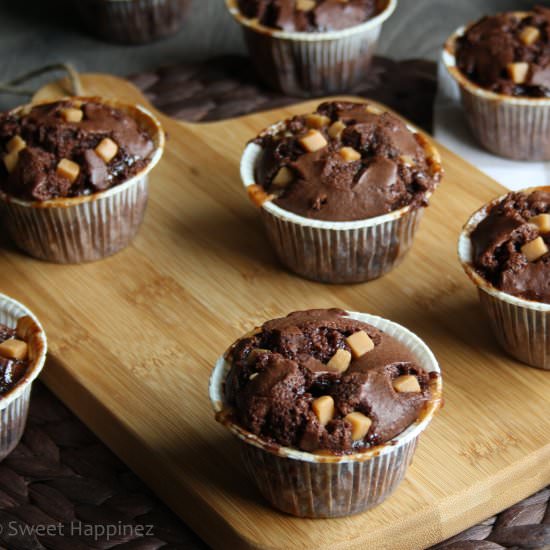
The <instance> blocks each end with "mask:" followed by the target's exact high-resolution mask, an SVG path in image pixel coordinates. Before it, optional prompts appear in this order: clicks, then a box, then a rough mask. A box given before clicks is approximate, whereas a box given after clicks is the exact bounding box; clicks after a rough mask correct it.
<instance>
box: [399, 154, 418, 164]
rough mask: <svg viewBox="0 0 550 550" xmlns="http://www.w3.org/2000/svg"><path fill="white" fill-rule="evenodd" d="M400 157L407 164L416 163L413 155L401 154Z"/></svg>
mask: <svg viewBox="0 0 550 550" xmlns="http://www.w3.org/2000/svg"><path fill="white" fill-rule="evenodd" d="M399 159H400V160H401V162H402V163H403V164H405V165H406V166H414V165H415V162H414V157H412V156H411V155H401V156H400V157H399Z"/></svg>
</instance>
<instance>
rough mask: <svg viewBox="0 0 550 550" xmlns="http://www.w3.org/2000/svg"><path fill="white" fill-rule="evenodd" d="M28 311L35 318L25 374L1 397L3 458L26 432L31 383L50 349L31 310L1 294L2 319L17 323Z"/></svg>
mask: <svg viewBox="0 0 550 550" xmlns="http://www.w3.org/2000/svg"><path fill="white" fill-rule="evenodd" d="M26 315H28V316H29V317H31V318H32V319H33V321H34V324H33V325H32V326H31V328H30V329H29V331H28V332H27V344H28V346H29V361H30V363H29V366H28V368H27V371H26V373H25V375H24V376H23V378H22V379H21V380H20V381H19V382H17V384H16V385H15V386H14V387H13V388H12V389H11V390H10V391H9V392H8V393H6V394H5V395H3V396H2V397H0V460H3V459H4V458H5V457H6V456H7V455H8V454H9V453H11V451H13V449H14V448H15V447H16V445H17V444H18V443H19V440H20V439H21V436H22V435H23V431H24V430H25V424H26V422H27V413H28V410H29V402H30V397H31V388H32V383H33V382H34V380H36V378H37V377H38V375H39V374H40V371H41V370H42V368H43V367H44V361H45V360H46V352H47V349H48V344H47V341H46V334H45V333H44V329H43V328H42V326H41V325H40V323H39V321H38V320H37V319H36V317H35V316H34V314H33V313H32V311H30V310H29V309H27V308H26V307H25V306H24V305H23V304H20V303H19V302H17V301H15V300H14V299H12V298H9V297H8V296H6V295H4V294H0V323H2V324H5V325H8V326H9V327H15V326H16V325H17V320H18V319H19V318H20V317H24V316H26ZM29 332H30V334H29Z"/></svg>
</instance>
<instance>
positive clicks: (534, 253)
mask: <svg viewBox="0 0 550 550" xmlns="http://www.w3.org/2000/svg"><path fill="white" fill-rule="evenodd" d="M521 251H522V252H523V254H524V255H525V257H526V258H527V261H529V262H536V261H537V260H538V259H539V258H542V256H544V255H545V254H546V253H547V252H548V247H547V246H546V243H545V242H544V239H543V238H542V237H537V238H536V239H535V240H533V241H531V242H528V243H527V244H524V245H523V246H522V247H521Z"/></svg>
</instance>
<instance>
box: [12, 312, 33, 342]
mask: <svg viewBox="0 0 550 550" xmlns="http://www.w3.org/2000/svg"><path fill="white" fill-rule="evenodd" d="M34 329H35V323H34V321H33V319H32V317H29V316H28V315H25V317H20V318H19V319H18V320H17V327H16V328H15V334H17V338H19V339H20V340H25V341H27V340H28V339H29V338H30V336H31V332H33V331H34Z"/></svg>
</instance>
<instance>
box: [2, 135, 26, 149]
mask: <svg viewBox="0 0 550 550" xmlns="http://www.w3.org/2000/svg"><path fill="white" fill-rule="evenodd" d="M26 146H27V142H26V141H25V140H24V139H23V138H22V137H21V136H13V137H12V138H11V139H10V140H9V141H8V143H7V146H6V147H7V148H8V153H19V151H22V150H23V149H25V147H26Z"/></svg>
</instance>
